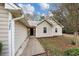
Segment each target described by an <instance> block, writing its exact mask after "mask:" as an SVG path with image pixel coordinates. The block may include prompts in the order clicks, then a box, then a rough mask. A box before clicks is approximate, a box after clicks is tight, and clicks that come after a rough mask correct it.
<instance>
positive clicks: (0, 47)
mask: <svg viewBox="0 0 79 59" xmlns="http://www.w3.org/2000/svg"><path fill="white" fill-rule="evenodd" d="M1 53H2V43H0V55H1Z"/></svg>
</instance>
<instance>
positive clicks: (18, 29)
mask: <svg viewBox="0 0 79 59" xmlns="http://www.w3.org/2000/svg"><path fill="white" fill-rule="evenodd" d="M27 37H28V35H27V27H26V26H24V25H23V24H22V23H21V22H19V21H16V22H15V53H19V52H18V51H19V49H20V48H21V46H22V44H23V42H24V41H25V40H26V39H27ZM26 43H27V42H26ZM20 52H21V51H20Z"/></svg>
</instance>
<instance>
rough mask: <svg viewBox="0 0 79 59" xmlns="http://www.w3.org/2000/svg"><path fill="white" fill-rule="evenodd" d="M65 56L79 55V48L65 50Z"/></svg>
mask: <svg viewBox="0 0 79 59" xmlns="http://www.w3.org/2000/svg"><path fill="white" fill-rule="evenodd" d="M64 55H65V56H79V48H71V49H68V50H65V51H64Z"/></svg>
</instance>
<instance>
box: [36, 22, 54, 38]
mask: <svg viewBox="0 0 79 59" xmlns="http://www.w3.org/2000/svg"><path fill="white" fill-rule="evenodd" d="M43 27H47V33H43ZM49 36H53V35H52V27H51V25H50V24H48V23H47V22H46V21H44V22H43V23H41V24H39V25H38V26H37V27H36V37H49Z"/></svg>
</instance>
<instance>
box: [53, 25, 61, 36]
mask: <svg viewBox="0 0 79 59" xmlns="http://www.w3.org/2000/svg"><path fill="white" fill-rule="evenodd" d="M56 28H57V32H55V29H56ZM52 30H53V31H52V33H53V35H54V36H60V35H62V27H60V26H59V25H55V26H54V27H53V28H52Z"/></svg>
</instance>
